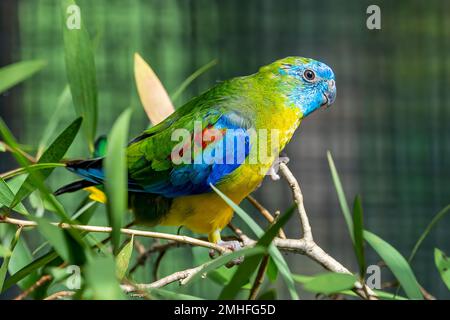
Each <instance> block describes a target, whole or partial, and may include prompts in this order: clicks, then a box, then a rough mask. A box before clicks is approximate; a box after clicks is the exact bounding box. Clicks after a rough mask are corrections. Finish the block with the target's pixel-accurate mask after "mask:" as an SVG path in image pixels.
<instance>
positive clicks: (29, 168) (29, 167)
mask: <svg viewBox="0 0 450 320" xmlns="http://www.w3.org/2000/svg"><path fill="white" fill-rule="evenodd" d="M57 167H65V165H64V164H63V163H36V164H30V165H27V166H26V167H23V168H17V169H14V170H11V171H8V172H6V173H4V174H2V178H3V179H5V180H6V179H11V178H13V177H15V176H20V175H22V174H26V173H28V172H30V171H40V170H44V169H53V168H57ZM24 181H25V179H24V180H23V181H22V183H21V185H20V186H22V184H23V182H24Z"/></svg>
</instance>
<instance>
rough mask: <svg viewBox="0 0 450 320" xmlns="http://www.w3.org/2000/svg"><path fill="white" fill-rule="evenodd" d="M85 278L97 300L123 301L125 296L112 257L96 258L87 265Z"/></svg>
mask: <svg viewBox="0 0 450 320" xmlns="http://www.w3.org/2000/svg"><path fill="white" fill-rule="evenodd" d="M85 278H86V283H87V285H88V287H89V288H90V289H91V290H92V291H93V298H94V299H97V300H122V299H125V295H124V293H123V292H122V290H121V289H120V286H119V282H118V280H117V278H116V270H115V262H114V259H113V257H112V256H110V255H108V256H105V257H99V256H97V257H94V258H93V259H92V260H91V261H89V263H88V264H87V265H86V270H85Z"/></svg>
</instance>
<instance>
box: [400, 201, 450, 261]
mask: <svg viewBox="0 0 450 320" xmlns="http://www.w3.org/2000/svg"><path fill="white" fill-rule="evenodd" d="M447 213H450V204H449V205H448V206H446V207H445V208H444V209H442V210H441V211H439V212H438V213H437V214H436V215H435V216H434V218H433V220H431V222H430V224H429V225H428V226H427V227H426V228H425V230H424V231H423V233H422V234H421V235H420V237H419V239H418V240H417V242H416V244H415V245H414V248H413V249H412V251H411V255H410V256H409V259H408V262H409V263H411V261H412V260H413V259H414V257H415V255H416V253H417V251H418V250H419V247H420V245H421V244H422V242H423V241H424V240H425V238H426V237H427V236H428V234H429V233H430V232H431V230H432V229H433V228H434V226H435V225H436V224H437V223H438V222H439V221H441V219H442V218H444V217H445V216H446V215H447Z"/></svg>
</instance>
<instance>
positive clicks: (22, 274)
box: [2, 250, 58, 292]
mask: <svg viewBox="0 0 450 320" xmlns="http://www.w3.org/2000/svg"><path fill="white" fill-rule="evenodd" d="M30 256H31V254H30ZM56 258H58V254H57V253H56V251H53V250H52V251H50V252H48V253H47V254H45V255H43V256H42V257H40V258H38V259H36V260H34V261H32V262H31V263H29V264H27V265H25V266H23V267H21V268H20V269H18V270H17V271H16V272H11V273H12V275H11V276H10V277H9V278H8V279H7V280H6V281H5V285H4V286H3V291H2V292H4V291H5V290H7V289H9V288H10V287H11V286H13V285H14V284H16V283H18V282H19V281H22V280H23V279H25V278H26V277H27V276H28V275H30V274H33V273H34V272H35V271H36V270H38V269H39V268H41V267H43V266H45V265H47V264H48V263H50V262H52V261H53V260H55V259H56ZM36 280H37V279H36Z"/></svg>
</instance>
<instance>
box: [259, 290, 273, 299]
mask: <svg viewBox="0 0 450 320" xmlns="http://www.w3.org/2000/svg"><path fill="white" fill-rule="evenodd" d="M258 300H277V290H275V289H270V290H267V291H266V292H263V293H261V295H260V296H259V297H258Z"/></svg>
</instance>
